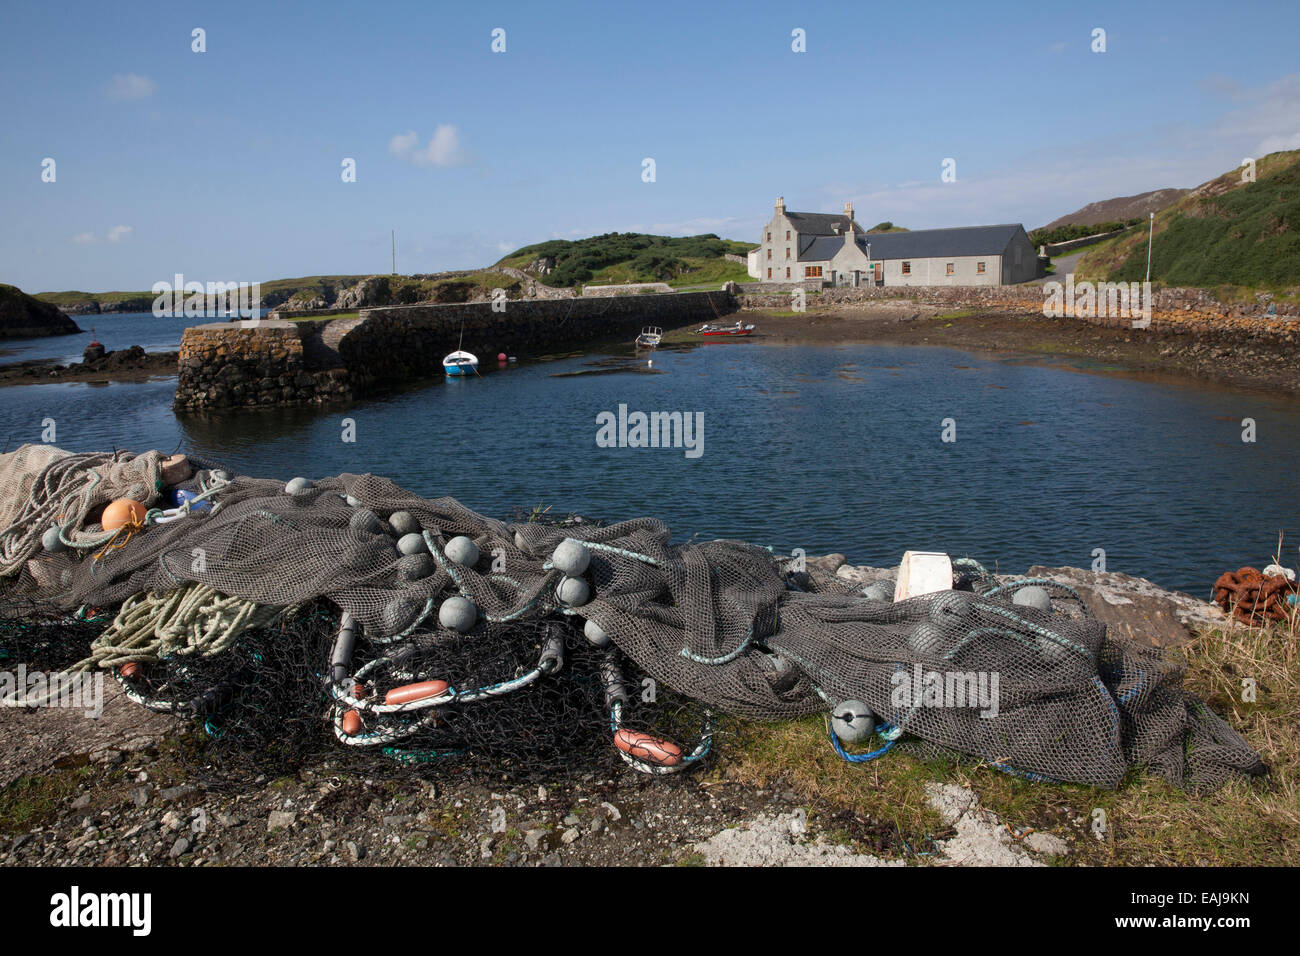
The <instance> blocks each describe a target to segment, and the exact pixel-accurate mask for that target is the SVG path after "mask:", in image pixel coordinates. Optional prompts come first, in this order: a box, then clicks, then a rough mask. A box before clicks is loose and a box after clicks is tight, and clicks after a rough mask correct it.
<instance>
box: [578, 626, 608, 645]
mask: <svg viewBox="0 0 1300 956" xmlns="http://www.w3.org/2000/svg"><path fill="white" fill-rule="evenodd" d="M582 633H583V634H585V635H586V636H587V640H588V641H590V642H591V645H592V646H593V647H609V635H608V634H606V633H605V629H604V628H603V627H601V626H600V625H599V624H597V623H596V622H595V621H588V622H587V623H586V624H584V625H582Z"/></svg>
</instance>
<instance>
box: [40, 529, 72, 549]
mask: <svg viewBox="0 0 1300 956" xmlns="http://www.w3.org/2000/svg"><path fill="white" fill-rule="evenodd" d="M41 546H42V547H43V548H45V550H46V551H49V552H50V553H51V554H58V553H59V552H60V551H66V550H68V546H67V545H66V544H64V543H63V541H62V540H61V539H60V538H59V528H58V526H57V525H55V526H54V527H53V528H49V529H48V530H47V531H46V532H45V534H43V535H41Z"/></svg>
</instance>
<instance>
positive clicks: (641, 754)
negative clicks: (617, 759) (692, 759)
mask: <svg viewBox="0 0 1300 956" xmlns="http://www.w3.org/2000/svg"><path fill="white" fill-rule="evenodd" d="M614 746H615V747H617V748H618V749H619V750H621V751H623V753H625V754H627V755H628V756H629V757H635V758H636V759H637V760H644V761H645V762H646V763H652V764H655V765H656V766H659V767H675V766H677V765H678V764H679V763H681V762H682V748H681V747H678V746H677V745H676V744H674V743H669V742H668V741H667V740H660V739H659V738H658V737H651V736H650V735H649V734H646V733H642V732H641V731H639V730H629V729H628V728H626V727H624V728H622V729H621V730H619V731H618V732H617V733H615V734H614Z"/></svg>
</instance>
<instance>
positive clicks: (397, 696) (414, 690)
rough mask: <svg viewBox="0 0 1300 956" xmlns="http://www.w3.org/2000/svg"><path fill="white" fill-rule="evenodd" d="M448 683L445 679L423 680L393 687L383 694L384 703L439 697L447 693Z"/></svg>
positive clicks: (400, 702) (405, 702) (399, 702)
mask: <svg viewBox="0 0 1300 956" xmlns="http://www.w3.org/2000/svg"><path fill="white" fill-rule="evenodd" d="M448 686H449V685H448V684H447V682H446V681H445V680H425V681H420V683H418V684H404V685H403V686H401V687H394V688H393V689H392V690H390V691H389V692H388V693H387V694H385V695H384V703H385V704H410V703H414V702H415V701H417V700H428V699H429V698H431V697H441V696H442V695H443V694H445V693H447V687H448Z"/></svg>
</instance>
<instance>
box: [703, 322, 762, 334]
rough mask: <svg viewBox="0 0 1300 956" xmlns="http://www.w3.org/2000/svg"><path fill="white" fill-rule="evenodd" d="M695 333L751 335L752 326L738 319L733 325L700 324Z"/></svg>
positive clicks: (752, 331)
mask: <svg viewBox="0 0 1300 956" xmlns="http://www.w3.org/2000/svg"><path fill="white" fill-rule="evenodd" d="M695 333H696V334H697V335H752V334H753V333H754V327H753V326H752V325H745V324H744V323H742V322H739V321H738V322H737V323H736V324H735V325H701V326H700V327H699V328H698V329H696V330H695Z"/></svg>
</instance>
